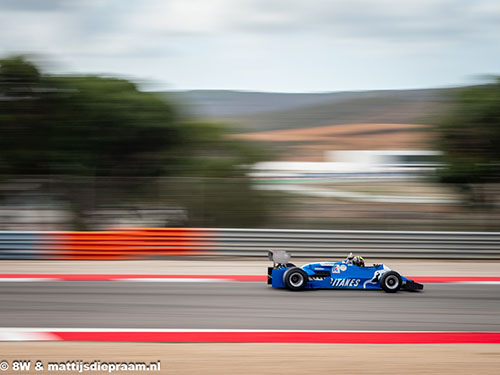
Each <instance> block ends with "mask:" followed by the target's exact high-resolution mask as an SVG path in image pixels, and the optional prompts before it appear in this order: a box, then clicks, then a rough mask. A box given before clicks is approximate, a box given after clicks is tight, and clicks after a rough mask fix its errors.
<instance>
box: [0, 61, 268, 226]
mask: <svg viewBox="0 0 500 375" xmlns="http://www.w3.org/2000/svg"><path fill="white" fill-rule="evenodd" d="M262 155H263V153H262V152H260V151H259V150H258V149H256V148H255V147H254V146H250V145H249V144H246V143H243V142H241V141H236V140H231V139H229V138H227V137H226V132H225V128H224V127H223V126H222V125H220V124H214V123H203V122H192V121H189V119H188V118H186V117H185V116H181V115H180V111H178V110H177V109H176V107H175V106H174V105H173V104H170V103H167V102H166V101H165V99H164V98H162V97H160V96H158V95H157V94H154V93H148V92H142V91H140V90H139V89H138V87H137V86H136V85H135V84H134V83H132V82H130V81H127V80H124V79H115V78H104V77H98V76H53V75H46V74H43V73H41V72H40V70H39V69H38V68H37V67H36V66H35V65H34V64H33V63H31V62H30V61H28V60H27V59H26V58H24V57H20V56H15V57H10V58H6V59H2V60H0V174H3V175H10V176H27V175H41V176H60V177H58V179H59V180H60V181H65V183H64V184H62V186H63V187H64V188H63V190H64V195H65V199H66V200H67V201H68V202H70V204H71V206H72V207H73V211H74V212H75V214H76V215H75V216H76V218H81V216H82V215H83V212H84V211H85V210H88V209H89V205H90V204H91V203H92V202H91V199H90V198H89V195H94V197H93V200H94V201H95V200H96V199H97V200H98V201H99V202H102V203H106V202H113V201H120V200H123V199H125V198H126V196H127V194H128V195H136V196H137V195H140V196H141V197H143V198H147V197H148V194H150V190H151V189H153V190H154V189H157V188H156V187H155V186H156V185H155V184H152V183H151V178H161V177H164V176H182V177H189V178H194V177H196V178H226V179H227V178H230V179H235V181H236V179H238V181H239V182H238V184H233V186H234V187H235V189H234V190H232V191H231V194H229V195H230V196H232V197H233V201H234V202H236V203H235V205H234V211H235V212H236V211H237V212H239V213H240V216H238V219H239V220H236V221H235V220H234V215H233V217H232V218H230V217H231V215H228V220H227V221H225V220H224V218H223V217H221V215H220V214H218V213H215V211H216V210H219V211H220V206H219V205H225V206H226V209H227V208H228V207H227V202H225V201H224V197H223V196H212V195H209V196H211V198H210V202H207V201H205V203H203V202H201V203H200V202H198V203H197V204H198V205H199V204H203V207H202V208H199V207H198V206H197V205H192V204H188V203H186V202H180V203H182V204H185V205H187V206H189V207H190V209H191V211H192V213H194V217H197V215H196V212H203V216H204V217H207V215H208V216H211V217H216V218H217V220H213V222H214V224H216V225H224V224H230V225H252V224H254V223H256V222H259V223H262V221H263V219H264V217H265V216H266V215H265V209H264V207H265V205H261V206H262V209H256V207H257V205H256V204H255V202H256V201H259V199H260V198H261V195H260V193H259V192H257V191H254V190H253V189H252V188H251V183H250V181H249V180H248V178H246V172H247V168H248V166H249V165H251V164H252V163H254V162H255V161H257V160H259V159H260V158H261V157H262ZM88 177H91V178H93V179H100V180H99V181H110V182H109V183H107V184H103V183H101V182H99V183H97V184H94V185H93V186H92V187H91V188H90V187H89V186H88V181H89V179H88ZM115 177H119V178H128V179H130V180H132V179H133V181H134V183H130V184H128V185H127V188H126V189H124V188H123V187H122V188H119V187H115V186H114V185H115V183H116V181H117V180H113V178H115ZM113 181H115V182H113ZM211 181H212V183H211V184H210V185H212V184H213V181H215V180H211ZM207 186H208V184H207ZM89 189H90V190H89ZM186 189H187V190H189V188H186ZM148 191H149V192H148ZM96 194H97V195H98V197H97V198H96V197H95V195H96ZM227 196H228V194H227V192H226V197H227ZM190 202H192V200H190ZM217 202H218V203H217ZM250 208H251V211H252V212H254V211H258V214H256V215H253V216H251V217H247V218H245V215H244V214H243V215H242V214H241V213H242V212H245V210H246V209H250ZM190 217H193V215H191V216H190ZM252 218H253V219H252ZM193 220H194V222H199V220H198V221H197V220H195V219H193ZM75 226H76V227H82V226H83V223H82V221H81V220H79V219H77V222H76V223H75Z"/></svg>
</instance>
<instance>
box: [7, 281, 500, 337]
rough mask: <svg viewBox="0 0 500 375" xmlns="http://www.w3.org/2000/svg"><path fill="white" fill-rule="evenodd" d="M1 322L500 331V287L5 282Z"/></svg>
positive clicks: (70, 325) (54, 325) (55, 325)
mask: <svg viewBox="0 0 500 375" xmlns="http://www.w3.org/2000/svg"><path fill="white" fill-rule="evenodd" d="M0 327H50V328H87V327H88V328H176V329H277V330H286V329H293V330H297V329H304V330H311V329H312V330H397V331H399V330H402V331H500V285H498V284H496V285H488V284H473V285H468V284H427V285H425V290H424V291H423V292H421V293H411V292H399V293H396V294H386V293H384V292H382V291H358V290H353V291H348V290H336V291H335V290H316V291H306V292H298V293H294V292H289V291H286V290H278V289H272V288H270V287H269V286H267V285H266V284H264V283H256V282H204V283H199V282H169V283H160V282H124V281H123V282H30V283H28V282H26V283H23V282H3V283H0Z"/></svg>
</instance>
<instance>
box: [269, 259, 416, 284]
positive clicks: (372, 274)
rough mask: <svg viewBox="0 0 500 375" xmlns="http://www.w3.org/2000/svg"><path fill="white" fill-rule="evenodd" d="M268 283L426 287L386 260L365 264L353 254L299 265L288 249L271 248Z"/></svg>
mask: <svg viewBox="0 0 500 375" xmlns="http://www.w3.org/2000/svg"><path fill="white" fill-rule="evenodd" d="M269 260H271V261H272V262H273V267H268V270H267V283H268V284H270V285H272V287H273V288H286V289H289V290H293V291H300V290H304V289H383V290H384V291H386V292H387V293H396V292H397V291H398V290H400V289H403V290H409V291H416V290H422V289H424V286H423V285H422V284H419V283H417V282H415V281H413V280H410V279H407V278H406V277H404V276H401V275H400V274H399V273H397V272H396V271H393V270H391V269H390V268H389V267H387V266H385V265H383V264H374V265H373V266H365V263H364V260H363V258H362V257H358V256H356V257H354V256H353V255H352V253H351V254H349V256H348V257H347V258H346V259H344V260H342V261H339V262H320V263H310V264H306V265H304V266H302V267H296V266H295V265H294V264H292V263H289V261H290V254H288V253H287V252H286V251H269Z"/></svg>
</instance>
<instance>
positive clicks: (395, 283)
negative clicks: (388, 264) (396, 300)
mask: <svg viewBox="0 0 500 375" xmlns="http://www.w3.org/2000/svg"><path fill="white" fill-rule="evenodd" d="M402 285H403V279H401V276H400V275H399V273H397V272H395V271H389V272H386V273H384V274H383V275H382V279H380V286H381V287H382V289H383V290H384V291H385V292H387V293H396V292H397V291H398V290H399V289H401V286H402Z"/></svg>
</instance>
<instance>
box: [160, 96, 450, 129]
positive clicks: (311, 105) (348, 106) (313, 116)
mask: <svg viewBox="0 0 500 375" xmlns="http://www.w3.org/2000/svg"><path fill="white" fill-rule="evenodd" d="M454 90H456V89H453V88H451V89H422V90H383V91H362V92H336V93H319V94H317V93H313V94H283V93H266V92H242V91H226V90H195V91H184V92H177V93H172V92H168V93H163V94H164V95H166V96H168V97H169V98H170V99H172V98H173V99H175V100H176V101H178V102H181V103H183V105H184V107H185V108H186V110H187V111H188V112H190V113H192V114H195V115H197V116H199V117H206V118H209V119H214V120H218V121H224V122H228V123H232V124H234V125H235V132H252V131H267V130H280V129H297V128H307V127H314V126H323V125H335V124H354V123H408V124H421V123H428V122H429V121H431V120H432V119H433V118H434V117H435V116H436V115H438V114H439V113H441V112H442V111H443V110H445V108H444V107H446V106H447V105H449V99H448V97H449V94H450V93H452V92H453V91H454Z"/></svg>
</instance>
